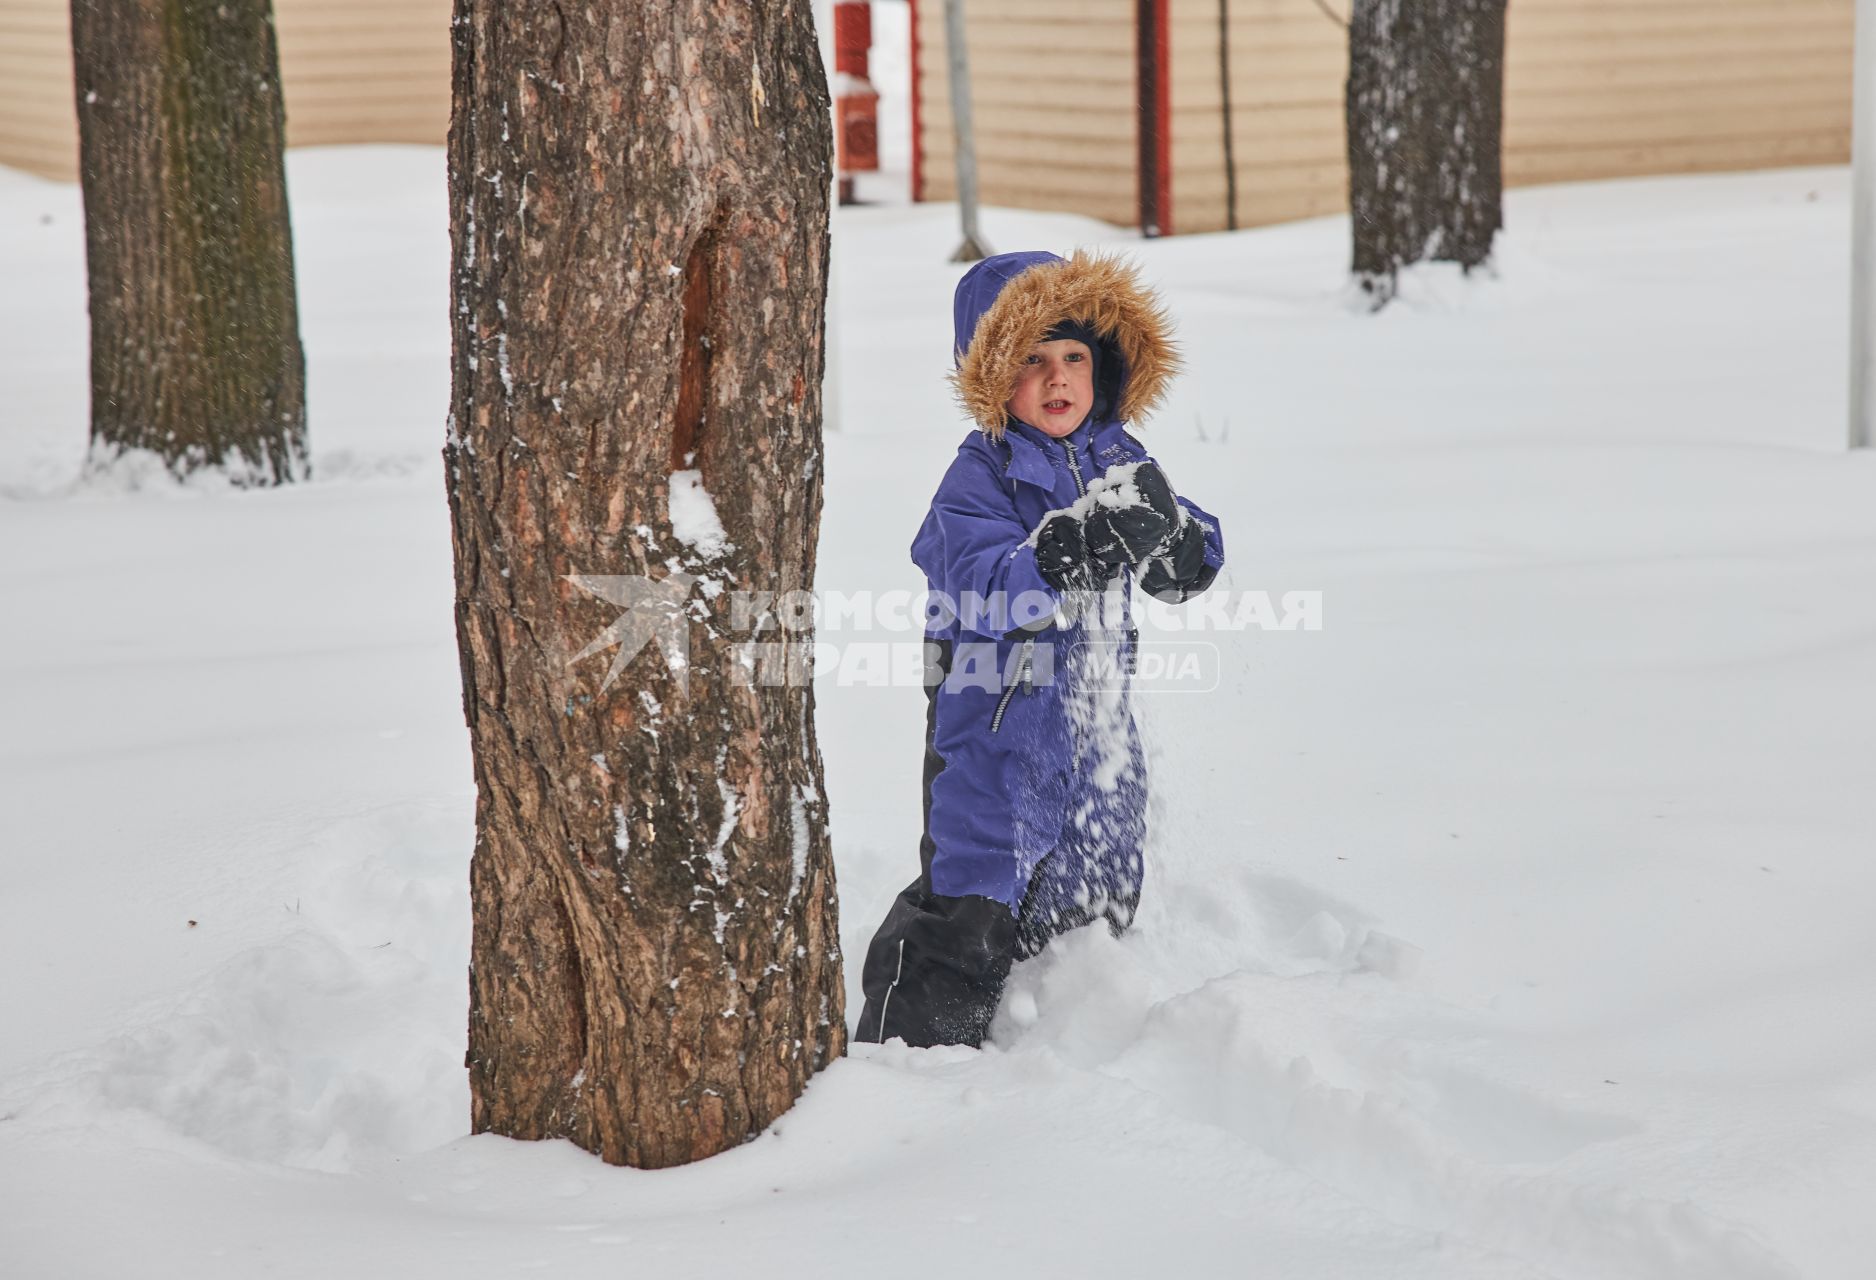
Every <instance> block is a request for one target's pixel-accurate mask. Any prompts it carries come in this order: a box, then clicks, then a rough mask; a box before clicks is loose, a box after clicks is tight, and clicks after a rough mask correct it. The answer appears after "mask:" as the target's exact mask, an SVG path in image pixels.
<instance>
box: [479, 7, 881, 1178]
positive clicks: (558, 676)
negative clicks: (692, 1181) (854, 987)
mask: <svg viewBox="0 0 1876 1280" xmlns="http://www.w3.org/2000/svg"><path fill="white" fill-rule="evenodd" d="M454 31H455V36H454V40H455V72H454V77H455V79H454V118H453V121H452V124H451V129H450V143H449V161H450V197H451V233H452V244H453V251H454V262H455V268H454V284H453V289H452V295H453V296H452V305H451V318H452V324H453V328H454V388H453V396H452V408H451V429H450V439H449V443H448V446H447V447H446V449H445V450H444V456H445V460H446V463H447V481H448V487H449V496H450V508H451V514H452V523H453V528H454V536H455V548H456V591H457V604H456V620H457V634H458V638H459V642H460V648H461V654H462V673H463V701H464V707H465V711H466V713H467V716H468V720H469V727H470V735H471V739H472V743H473V747H474V752H475V769H476V782H477V789H478V805H477V818H476V848H475V857H474V862H473V865H472V870H471V875H470V880H471V889H472V893H473V899H474V910H475V935H474V946H473V955H472V966H471V973H470V1014H469V1055H468V1066H469V1080H470V1088H471V1094H472V1098H473V1112H474V1114H473V1123H474V1127H475V1129H476V1130H477V1131H478V1132H480V1131H491V1132H495V1133H502V1134H508V1135H511V1136H514V1137H523V1138H546V1137H567V1138H571V1139H572V1140H574V1141H575V1142H578V1143H579V1144H580V1145H581V1146H583V1147H585V1148H587V1149H588V1150H590V1151H593V1152H596V1153H598V1154H599V1155H601V1156H602V1157H604V1158H605V1159H607V1160H609V1161H612V1162H614V1163H627V1164H633V1165H639V1166H642V1167H659V1166H664V1165H671V1164H677V1163H682V1162H684V1161H688V1160H695V1159H699V1158H701V1157H704V1156H707V1155H710V1154H713V1153H714V1152H717V1151H720V1150H723V1149H724V1148H726V1147H730V1146H734V1145H735V1144H737V1143H740V1142H742V1141H744V1140H745V1139H747V1138H749V1137H751V1136H753V1135H755V1134H757V1133H759V1132H760V1131H761V1130H762V1129H763V1128H764V1127H765V1126H767V1125H768V1124H769V1123H770V1122H771V1121H772V1120H774V1119H775V1118H776V1117H777V1116H778V1115H780V1114H781V1113H782V1112H783V1111H785V1110H787V1108H788V1107H789V1106H790V1105H791V1104H792V1103H793V1101H794V1099H795V1098H796V1097H797V1096H798V1095H799V1094H800V1092H801V1090H802V1089H803V1087H805V1085H806V1083H807V1081H808V1078H809V1077H810V1076H811V1075H812V1074H813V1073H814V1072H816V1071H818V1070H820V1069H821V1068H822V1067H824V1066H826V1065H827V1064H828V1063H829V1062H830V1061H832V1060H833V1059H834V1058H835V1057H837V1056H838V1055H839V1054H840V1053H841V1052H842V1051H843V1050H844V1047H845V1041H846V1015H845V1008H844V999H843V988H842V983H841V974H840V954H839V938H838V931H837V927H836V909H835V895H834V873H833V863H832V858H831V855H830V852H829V848H828V841H827V834H826V821H825V815H826V799H825V792H824V789H823V785H822V777H821V764H820V755H819V751H818V748H817V747H816V745H815V740H814V728H813V700H812V691H811V689H810V688H809V687H807V686H806V684H805V682H803V683H798V684H797V685H796V686H795V687H786V688H784V687H753V686H752V685H751V684H750V683H749V681H748V680H747V679H739V678H738V677H737V672H738V670H739V665H738V662H737V660H736V650H737V647H738V645H739V644H741V643H743V640H744V639H745V638H746V637H742V638H739V637H738V636H737V635H736V634H735V631H736V629H737V625H738V620H737V619H736V618H735V617H734V615H733V604H732V597H733V596H734V595H735V593H737V592H740V591H749V590H753V591H770V592H778V593H779V592H786V591H791V590H805V589H806V588H808V587H810V586H811V585H812V582H813V574H814V552H815V538H816V532H817V529H818V526H819V521H820V506H821V465H820V464H821V438H820V408H821V406H820V387H821V369H822V360H823V350H822V308H823V304H824V302H825V295H826V280H827V265H828V239H827V217H828V208H827V206H828V194H829V184H830V180H831V173H830V164H831V148H832V138H831V132H830V126H829V104H828V99H827V86H826V82H825V78H824V75H823V72H822V68H821V56H820V50H819V46H818V44H817V41H816V37H815V31H814V26H813V20H812V14H811V9H810V6H809V5H807V4H804V3H799V2H796V3H789V2H787V0H767V2H758V3H749V2H748V0H641V2H639V3H634V4H612V5H603V6H589V7H581V6H577V5H568V6H552V7H540V6H531V5H527V6H524V5H509V4H502V3H498V2H497V0H457V4H456V16H455V24H454ZM685 470H695V471H697V472H700V473H701V481H702V484H703V485H704V486H705V488H706V489H707V491H708V493H709V494H710V495H711V496H713V497H714V499H715V502H716V509H717V511H718V512H719V513H720V516H721V520H722V525H723V532H724V534H725V535H726V536H727V538H728V540H729V543H730V545H729V546H728V547H725V548H719V549H715V550H712V549H710V548H709V546H708V545H707V544H705V545H703V546H702V547H699V546H693V545H690V544H687V543H686V542H685V541H683V540H681V539H680V538H678V537H677V536H676V533H675V532H674V530H673V522H672V519H671V515H670V509H669V503H670V494H671V490H672V486H673V481H672V474H673V472H677V471H685ZM584 575H592V576H593V577H602V576H603V577H607V578H617V579H621V580H628V581H629V580H632V579H633V578H634V577H635V576H642V577H643V578H645V579H651V578H656V579H660V580H662V584H663V587H662V589H666V590H671V591H673V592H674V597H675V598H682V599H684V600H685V604H684V606H683V609H684V613H683V615H682V616H680V617H679V618H678V619H677V621H678V624H679V625H678V627H677V633H678V637H679V639H680V640H683V639H686V638H687V639H688V643H689V666H688V668H685V667H683V666H681V665H678V664H677V663H674V662H672V661H671V660H669V659H668V658H667V656H666V655H665V654H664V653H663V652H662V650H661V646H660V645H659V644H656V643H653V644H646V645H645V646H644V647H643V649H642V650H639V651H638V652H637V653H636V656H630V655H631V653H632V650H633V649H634V648H636V644H637V641H636V640H635V639H634V638H633V637H631V636H627V637H626V638H625V644H624V645H623V646H622V648H621V650H620V651H619V652H620V656H629V661H626V662H625V663H624V665H623V668H622V670H621V671H620V673H619V675H618V678H617V679H616V680H613V681H612V682H611V683H608V672H609V666H608V664H609V663H610V662H612V661H613V658H614V654H613V653H611V652H605V653H601V654H598V655H596V656H584V657H583V656H582V654H583V652H584V651H586V650H587V649H588V646H589V644H590V643H592V642H593V641H594V640H595V637H596V636H599V635H600V633H602V632H603V631H604V630H605V629H606V628H607V627H608V625H609V624H612V623H613V622H614V620H615V618H619V617H620V615H621V614H622V612H623V613H624V614H625V615H626V617H625V620H624V622H622V623H621V626H622V627H623V628H624V629H626V630H629V629H630V627H631V626H632V625H633V621H634V620H635V619H639V620H642V619H643V618H644V617H645V616H646V615H645V614H644V612H643V608H644V606H643V605H642V603H641V605H640V610H639V611H636V612H635V611H634V609H633V608H632V600H633V596H632V593H631V592H629V591H627V592H625V594H615V595H613V596H612V598H613V599H614V600H615V603H611V604H609V603H607V600H606V599H605V598H602V596H604V595H605V594H606V593H605V591H603V590H602V591H601V594H600V595H595V594H593V590H594V586H593V583H592V582H591V580H590V579H587V578H585V577H584ZM680 575H681V576H680ZM575 578H581V579H582V581H583V582H585V584H586V585H585V586H582V582H581V581H575V580H574V579H575ZM690 578H695V579H698V580H699V581H697V582H696V583H695V584H691V583H690V582H689V581H688V579H690ZM602 585H603V584H602ZM632 585H634V586H637V587H644V586H645V585H647V584H645V583H643V582H634V583H632ZM621 590H624V588H621ZM644 596H645V593H644V592H643V591H640V592H639V593H638V598H639V599H640V600H641V601H642V600H643V598H644ZM654 612H655V610H654ZM638 638H639V639H643V637H642V636H640V637H638ZM771 638H776V637H773V636H772V637H771ZM780 638H782V639H784V640H786V641H787V642H788V643H789V644H790V645H791V646H793V648H792V651H793V652H795V653H805V651H806V649H805V646H807V645H808V644H809V643H810V641H811V633H810V632H807V631H801V632H796V633H792V634H790V635H787V636H785V637H780Z"/></svg>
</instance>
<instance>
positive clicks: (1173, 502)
mask: <svg viewBox="0 0 1876 1280" xmlns="http://www.w3.org/2000/svg"><path fill="white" fill-rule="evenodd" d="M1133 485H1134V488H1136V489H1138V490H1139V491H1140V497H1141V500H1142V501H1144V502H1145V503H1146V505H1147V506H1149V507H1151V508H1153V510H1155V511H1157V512H1159V513H1160V514H1161V515H1163V516H1165V517H1166V523H1167V524H1168V525H1169V526H1174V527H1176V526H1178V525H1179V524H1181V523H1182V522H1183V521H1184V520H1185V518H1186V517H1185V512H1184V511H1183V510H1182V509H1181V508H1180V506H1179V500H1178V499H1177V498H1175V497H1173V491H1172V485H1170V484H1168V483H1167V481H1166V473H1165V472H1164V471H1161V470H1160V469H1159V464H1158V463H1156V462H1142V463H1141V464H1140V465H1139V466H1137V467H1135V468H1134V469H1133Z"/></svg>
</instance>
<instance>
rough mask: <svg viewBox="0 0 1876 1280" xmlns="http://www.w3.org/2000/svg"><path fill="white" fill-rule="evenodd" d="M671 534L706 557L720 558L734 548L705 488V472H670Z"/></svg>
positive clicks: (714, 504) (715, 505)
mask: <svg viewBox="0 0 1876 1280" xmlns="http://www.w3.org/2000/svg"><path fill="white" fill-rule="evenodd" d="M670 506H671V532H672V533H673V534H675V535H676V537H677V539H678V541H680V542H683V543H685V544H687V545H688V546H690V547H692V548H693V549H694V550H696V551H697V552H698V553H699V554H701V555H704V556H707V557H708V556H720V555H722V554H723V553H724V552H725V551H728V550H729V549H730V547H731V546H732V545H733V544H732V543H731V542H730V540H729V538H728V536H727V535H725V534H724V532H723V521H722V520H721V519H720V518H719V517H718V516H717V504H716V503H715V502H714V501H713V500H712V499H711V497H710V491H709V490H708V489H706V488H704V482H703V472H701V471H694V470H693V471H674V472H672V473H671V499H670Z"/></svg>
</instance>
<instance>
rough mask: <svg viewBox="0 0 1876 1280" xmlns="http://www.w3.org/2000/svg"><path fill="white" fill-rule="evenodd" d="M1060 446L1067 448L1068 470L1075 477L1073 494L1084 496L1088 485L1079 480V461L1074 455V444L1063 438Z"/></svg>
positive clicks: (1079, 496)
mask: <svg viewBox="0 0 1876 1280" xmlns="http://www.w3.org/2000/svg"><path fill="white" fill-rule="evenodd" d="M1062 447H1063V448H1064V449H1066V450H1068V470H1069V472H1070V474H1072V475H1073V476H1074V477H1075V496H1076V497H1077V498H1085V497H1087V496H1088V486H1087V485H1085V484H1083V483H1082V482H1081V462H1080V460H1079V459H1078V458H1076V456H1075V446H1074V445H1072V444H1070V443H1069V442H1068V441H1066V440H1064V441H1062Z"/></svg>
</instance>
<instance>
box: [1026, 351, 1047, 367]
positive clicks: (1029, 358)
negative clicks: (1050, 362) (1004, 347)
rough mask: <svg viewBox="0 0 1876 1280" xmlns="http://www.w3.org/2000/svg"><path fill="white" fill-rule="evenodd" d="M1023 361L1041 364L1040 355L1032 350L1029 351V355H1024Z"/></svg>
mask: <svg viewBox="0 0 1876 1280" xmlns="http://www.w3.org/2000/svg"><path fill="white" fill-rule="evenodd" d="M1023 363H1024V364H1041V363H1042V357H1041V356H1039V355H1036V354H1035V353H1034V352H1031V353H1030V354H1029V355H1026V356H1024V357H1023Z"/></svg>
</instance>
